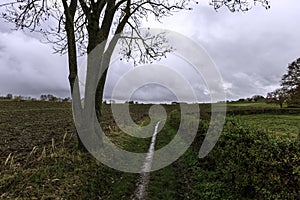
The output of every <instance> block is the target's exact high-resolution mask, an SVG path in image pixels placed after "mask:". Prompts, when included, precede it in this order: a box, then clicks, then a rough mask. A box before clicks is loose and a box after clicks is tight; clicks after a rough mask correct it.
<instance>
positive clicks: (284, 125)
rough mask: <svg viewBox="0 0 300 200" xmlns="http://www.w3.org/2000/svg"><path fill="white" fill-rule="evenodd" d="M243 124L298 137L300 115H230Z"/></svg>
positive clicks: (279, 134)
mask: <svg viewBox="0 0 300 200" xmlns="http://www.w3.org/2000/svg"><path fill="white" fill-rule="evenodd" d="M232 118H235V119H237V120H239V121H240V122H241V124H243V125H247V126H250V127H252V128H254V129H258V130H262V131H266V132H268V133H272V134H275V135H278V136H282V137H292V138H296V137H297V136H298V134H299V133H300V115H276V114H254V115H238V116H235V117H232V116H231V117H228V119H229V120H230V119H232Z"/></svg>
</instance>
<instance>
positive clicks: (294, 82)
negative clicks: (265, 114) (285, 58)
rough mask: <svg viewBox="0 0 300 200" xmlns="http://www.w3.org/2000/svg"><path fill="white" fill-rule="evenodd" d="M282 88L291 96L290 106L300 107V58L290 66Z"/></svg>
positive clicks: (284, 76) (283, 77) (282, 80)
mask: <svg viewBox="0 0 300 200" xmlns="http://www.w3.org/2000/svg"><path fill="white" fill-rule="evenodd" d="M281 86H282V87H283V88H285V90H286V92H287V95H288V96H289V99H288V104H289V105H294V106H300V58H298V59H296V60H295V61H293V62H292V63H290V64H289V65H288V70H287V73H285V74H284V75H283V76H282V79H281Z"/></svg>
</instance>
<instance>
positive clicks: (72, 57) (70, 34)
mask: <svg viewBox="0 0 300 200" xmlns="http://www.w3.org/2000/svg"><path fill="white" fill-rule="evenodd" d="M62 2H63V6H64V13H65V16H66V23H65V29H66V32H67V43H68V60H69V77H68V79H69V84H70V90H71V95H72V102H73V108H72V109H74V106H75V109H80V111H81V110H82V108H81V103H80V102H81V99H80V93H79V85H78V81H76V78H77V72H78V68H77V51H76V41H75V31H74V17H75V13H76V9H77V0H72V1H71V2H70V5H69V6H68V5H67V3H66V1H62ZM74 88H76V90H78V91H76V92H75V91H74ZM74 94H75V95H74ZM74 117H75V120H76V116H74ZM76 135H77V140H78V146H77V147H78V150H80V151H87V149H86V148H85V146H84V145H83V143H82V141H81V139H80V137H79V134H78V132H77V130H76Z"/></svg>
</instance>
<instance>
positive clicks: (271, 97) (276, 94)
mask: <svg viewBox="0 0 300 200" xmlns="http://www.w3.org/2000/svg"><path fill="white" fill-rule="evenodd" d="M287 98H288V95H287V91H286V90H285V89H284V88H279V89H276V90H275V91H273V92H269V93H268V94H267V97H266V103H274V104H279V106H280V108H282V107H283V103H284V102H285V101H286V100H287Z"/></svg>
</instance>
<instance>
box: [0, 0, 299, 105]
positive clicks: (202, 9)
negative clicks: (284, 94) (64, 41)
mask: <svg viewBox="0 0 300 200" xmlns="http://www.w3.org/2000/svg"><path fill="white" fill-rule="evenodd" d="M299 10H300V1H299V0H271V9H270V10H265V9H264V8H262V7H260V6H258V5H257V6H255V7H253V8H252V9H251V10H250V11H249V12H246V13H231V12H229V11H228V10H227V9H225V8H223V9H220V10H219V11H218V12H216V11H215V10H214V9H213V8H212V7H211V6H209V5H208V2H207V1H202V3H200V4H199V5H198V6H196V7H195V8H194V9H193V10H192V11H182V12H178V13H176V14H175V15H174V16H172V17H169V18H165V19H164V20H163V23H162V24H160V23H157V22H154V21H153V20H150V21H148V22H147V23H145V25H144V26H145V27H147V26H150V27H160V28H166V29H170V30H173V31H177V32H180V33H182V34H184V35H186V36H188V37H190V38H191V39H193V40H194V41H195V42H197V43H198V44H199V45H202V46H203V47H204V48H205V49H206V51H207V52H208V54H209V55H210V56H211V58H212V59H213V61H214V62H215V63H216V65H217V67H218V69H219V70H220V72H221V75H222V78H223V80H224V86H225V89H226V94H227V98H228V99H239V98H244V97H251V96H252V95H255V94H260V95H264V96H265V95H266V93H267V92H270V91H272V90H273V89H275V88H276V87H279V81H280V78H281V76H282V75H283V74H284V73H285V71H286V69H287V65H288V63H291V62H292V61H293V60H295V59H296V58H299V57H300V26H299V20H300V12H299ZM120 65H121V64H120V63H119V64H118V63H117V64H116V65H115V67H114V68H112V69H111V70H110V73H109V77H108V81H107V87H106V90H105V96H106V97H107V98H109V95H110V93H111V89H112V88H113V86H114V84H115V83H116V81H117V79H118V78H119V77H121V76H122V75H123V74H124V73H126V72H128V70H131V69H132V67H131V66H129V65H128V66H127V65H124V64H123V65H122V67H121V66H120ZM178 68H180V67H178ZM179 71H180V70H179ZM183 71H189V70H188V68H185V70H183ZM190 74H193V73H192V72H191V73H190ZM67 76H68V67H67V58H66V56H59V55H54V54H52V49H51V46H50V45H47V44H42V43H41V42H39V39H38V37H36V36H32V35H31V34H30V33H24V32H22V31H12V30H11V29H10V26H9V25H7V24H5V23H3V21H1V26H0V95H6V94H7V93H13V94H15V95H25V96H29V95H30V96H35V97H39V96H40V94H42V93H52V94H55V95H57V96H61V97H66V96H70V95H69V85H68V79H67ZM186 76H187V77H186V78H187V79H190V80H192V81H191V82H194V83H195V85H194V87H195V88H196V90H198V94H197V95H199V96H207V95H208V94H207V91H206V90H205V86H202V83H203V81H201V80H199V81H198V82H197V80H196V78H195V77H193V76H192V75H191V76H190V75H189V73H188V72H186ZM189 76H190V77H189ZM141 78H142V77H141ZM196 82H197V84H196ZM197 88H198V89H197ZM151 93H155V95H151ZM160 93H161V94H162V96H160V95H158V94H160ZM135 98H136V99H144V100H147V99H148V100H150V101H152V100H153V101H155V100H159V101H163V100H165V101H171V100H173V98H174V94H171V93H170V91H167V89H166V88H162V87H159V86H157V85H148V86H145V87H142V88H141V89H140V90H139V91H137V92H136V93H135ZM199 99H202V98H201V97H200V98H199ZM204 99H205V98H204Z"/></svg>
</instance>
